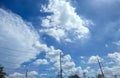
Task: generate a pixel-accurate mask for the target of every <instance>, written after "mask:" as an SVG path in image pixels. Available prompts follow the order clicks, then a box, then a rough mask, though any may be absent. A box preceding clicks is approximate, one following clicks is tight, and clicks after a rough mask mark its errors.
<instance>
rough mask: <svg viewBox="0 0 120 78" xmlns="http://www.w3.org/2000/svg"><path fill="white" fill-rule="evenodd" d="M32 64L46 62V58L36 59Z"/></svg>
mask: <svg viewBox="0 0 120 78" xmlns="http://www.w3.org/2000/svg"><path fill="white" fill-rule="evenodd" d="M33 64H35V65H41V64H48V61H47V60H46V59H37V60H36V61H35V62H34V63H33Z"/></svg>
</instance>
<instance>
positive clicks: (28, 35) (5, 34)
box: [0, 8, 47, 68]
mask: <svg viewBox="0 0 120 78" xmlns="http://www.w3.org/2000/svg"><path fill="white" fill-rule="evenodd" d="M0 18H1V19H0V53H1V54H0V59H1V60H0V64H2V65H3V66H5V67H8V68H9V67H15V68H16V67H19V66H20V64H22V63H24V62H26V61H29V60H30V59H33V58H35V57H36V55H37V54H39V53H40V51H41V50H45V49H46V47H47V46H46V45H45V44H44V45H43V44H41V43H40V42H39V35H38V34H37V32H36V31H35V30H34V28H33V27H32V25H31V24H29V23H27V22H25V21H23V20H22V18H21V17H20V16H18V15H16V14H14V13H12V12H10V11H6V10H4V9H1V8H0ZM38 47H39V48H38Z"/></svg>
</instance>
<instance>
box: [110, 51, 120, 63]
mask: <svg viewBox="0 0 120 78" xmlns="http://www.w3.org/2000/svg"><path fill="white" fill-rule="evenodd" d="M108 57H110V58H111V59H112V60H113V61H115V62H116V63H117V64H119V65H120V53H119V52H114V53H109V54H108Z"/></svg>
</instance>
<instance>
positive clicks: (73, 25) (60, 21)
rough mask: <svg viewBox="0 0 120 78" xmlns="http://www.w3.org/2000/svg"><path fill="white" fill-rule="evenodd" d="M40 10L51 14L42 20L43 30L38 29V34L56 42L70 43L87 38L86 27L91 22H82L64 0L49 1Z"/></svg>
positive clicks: (87, 30) (87, 31)
mask: <svg viewBox="0 0 120 78" xmlns="http://www.w3.org/2000/svg"><path fill="white" fill-rule="evenodd" d="M61 8H62V9H61ZM42 9H43V11H44V12H50V13H52V14H51V15H48V16H46V17H45V18H43V19H42V27H43V29H40V32H42V33H46V34H48V35H50V36H52V37H54V38H55V39H56V40H57V41H61V40H63V41H68V42H71V41H72V40H75V39H83V38H88V34H89V29H88V28H87V27H86V26H88V25H89V24H90V23H91V22H90V21H88V20H83V19H82V18H81V17H80V16H79V15H78V14H77V13H76V12H75V8H74V7H72V6H71V4H70V3H69V2H67V1H66V0H49V4H48V6H47V7H45V6H44V7H43V8H42Z"/></svg>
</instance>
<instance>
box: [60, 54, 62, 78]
mask: <svg viewBox="0 0 120 78" xmlns="http://www.w3.org/2000/svg"><path fill="white" fill-rule="evenodd" d="M61 58H62V56H61V52H60V78H62V59H61Z"/></svg>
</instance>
